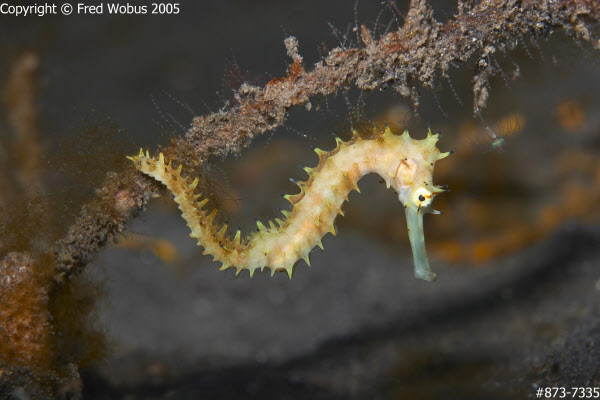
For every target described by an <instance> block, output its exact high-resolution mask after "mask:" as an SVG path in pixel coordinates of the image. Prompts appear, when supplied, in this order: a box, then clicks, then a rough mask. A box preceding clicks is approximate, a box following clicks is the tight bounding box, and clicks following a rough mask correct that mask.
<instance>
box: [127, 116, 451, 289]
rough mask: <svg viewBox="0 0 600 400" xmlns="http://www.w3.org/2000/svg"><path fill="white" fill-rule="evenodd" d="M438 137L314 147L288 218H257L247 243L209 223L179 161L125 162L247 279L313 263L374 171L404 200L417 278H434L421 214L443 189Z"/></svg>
mask: <svg viewBox="0 0 600 400" xmlns="http://www.w3.org/2000/svg"><path fill="white" fill-rule="evenodd" d="M437 138H438V135H431V132H429V133H428V135H427V138H426V139H423V140H414V139H412V138H411V137H410V136H409V134H408V132H407V131H405V132H404V134H402V135H401V136H395V135H393V134H392V133H391V131H390V130H389V128H388V127H387V126H386V128H385V130H384V132H379V131H377V130H376V131H374V132H373V135H372V137H371V138H369V139H363V138H361V137H360V136H359V135H358V134H357V133H356V132H355V134H354V137H353V139H352V140H351V141H349V142H346V143H344V142H342V141H341V140H340V139H336V141H337V146H336V148H335V149H334V150H332V151H331V152H325V151H323V150H319V149H316V150H315V151H316V152H317V154H318V155H319V164H318V165H317V166H316V167H315V168H305V171H306V172H307V173H308V175H309V178H308V180H307V181H306V182H300V183H298V185H299V186H300V193H298V194H295V195H288V196H285V197H286V198H287V199H288V200H289V201H290V203H291V204H292V210H291V211H282V213H283V214H284V215H285V217H286V219H285V220H281V219H277V218H276V219H275V221H276V222H277V225H278V226H277V225H275V223H273V222H269V224H268V226H265V225H263V224H262V223H261V222H257V226H258V230H257V232H256V233H254V234H252V235H250V236H249V237H248V238H246V239H245V240H242V238H241V234H240V231H239V230H238V231H237V232H236V235H235V237H234V238H233V239H231V238H230V237H229V236H228V235H227V225H224V226H222V227H221V228H220V229H219V227H218V226H215V225H213V222H214V219H215V216H216V210H213V211H212V212H210V213H208V212H206V211H204V210H203V207H204V206H205V204H206V203H207V200H206V199H204V200H200V201H198V199H201V195H200V194H196V195H195V194H194V189H195V188H196V185H197V183H198V179H196V180H195V181H194V182H192V183H191V184H189V183H188V180H187V178H184V177H182V176H181V166H180V167H179V168H178V169H174V168H173V167H172V166H171V163H169V164H168V165H167V164H166V163H165V160H164V157H163V155H162V154H159V156H158V159H157V158H156V157H150V156H149V154H148V152H146V154H145V155H144V154H143V152H142V151H140V154H139V155H138V156H134V157H129V159H130V160H132V161H133V162H134V164H135V166H136V168H137V169H138V170H140V171H141V172H143V173H145V174H147V175H149V176H151V177H153V178H155V179H157V180H158V181H160V182H162V183H163V184H164V185H165V186H167V188H168V189H169V190H170V191H171V192H172V193H173V194H174V197H175V201H176V202H177V203H178V204H179V208H180V209H181V211H182V214H183V217H184V219H185V220H186V221H187V223H188V226H189V227H190V229H191V230H192V233H191V234H190V236H191V237H193V238H195V239H197V240H198V244H199V245H202V246H204V248H205V251H204V253H205V254H211V255H213V257H214V259H215V260H218V261H220V262H222V263H223V265H222V266H221V268H220V269H221V270H223V269H227V268H229V267H235V268H236V270H237V273H239V272H240V271H241V270H243V269H248V270H249V272H250V276H252V275H253V273H254V271H255V270H256V269H258V268H261V269H263V268H264V267H269V268H270V269H271V272H272V273H274V272H275V271H277V270H286V271H287V272H288V274H289V275H290V277H291V275H292V272H293V267H294V265H295V264H296V262H297V261H298V260H299V259H304V260H305V261H306V262H307V264H308V265H310V260H309V253H310V251H311V250H312V249H313V248H314V247H315V246H319V247H320V248H321V249H322V248H323V246H322V243H321V240H322V237H323V236H324V235H325V234H326V233H328V232H330V233H332V234H334V235H335V234H336V231H335V226H334V220H335V218H336V216H337V214H342V215H343V212H342V210H341V207H342V205H343V203H344V201H346V200H347V199H348V193H349V192H350V191H352V190H357V191H358V186H357V182H358V180H359V179H360V178H362V176H364V175H366V174H369V173H377V174H379V175H380V176H381V177H382V178H383V179H384V180H385V182H386V183H387V186H388V187H392V188H393V189H394V190H395V191H396V192H397V193H398V197H399V200H400V201H401V202H402V204H403V205H404V208H405V212H406V217H407V224H408V229H409V238H410V242H411V246H412V250H413V258H414V263H415V276H416V277H418V278H421V279H425V280H434V279H435V274H433V272H431V270H430V268H429V262H428V260H427V254H426V252H425V241H424V235H423V214H424V213H427V212H432V213H436V212H435V211H434V210H432V209H431V201H432V200H433V198H434V197H435V195H436V194H438V193H441V192H443V190H442V189H441V188H438V187H435V186H434V185H433V183H432V174H433V167H434V164H435V162H436V161H437V160H438V159H441V158H444V157H446V156H447V155H449V154H450V153H443V154H440V152H439V150H438V149H437V148H436V146H435V144H436V142H437Z"/></svg>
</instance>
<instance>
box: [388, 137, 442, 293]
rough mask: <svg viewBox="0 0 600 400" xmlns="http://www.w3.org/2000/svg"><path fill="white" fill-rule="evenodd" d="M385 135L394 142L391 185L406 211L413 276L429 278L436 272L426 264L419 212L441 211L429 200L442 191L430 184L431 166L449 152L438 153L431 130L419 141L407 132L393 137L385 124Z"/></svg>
mask: <svg viewBox="0 0 600 400" xmlns="http://www.w3.org/2000/svg"><path fill="white" fill-rule="evenodd" d="M385 136H386V139H387V140H390V141H395V142H397V149H398V150H397V157H396V164H397V166H396V167H395V171H394V172H393V174H390V175H392V182H391V186H392V188H393V189H394V190H396V192H397V193H398V199H399V200H400V202H401V203H402V205H403V206H404V210H405V213H406V223H407V228H408V236H409V239H410V244H411V247H412V253H413V259H414V263H415V277H417V278H420V279H424V280H428V281H433V280H435V277H436V275H435V274H434V273H433V272H432V271H431V269H430V267H429V260H428V259H427V252H426V250H425V236H424V232H423V215H424V214H427V213H431V214H441V213H440V212H439V211H436V210H434V209H433V208H432V207H431V203H432V202H433V199H434V198H435V196H436V195H437V194H439V193H442V192H445V191H446V190H445V189H444V188H442V187H437V186H435V185H434V184H433V168H434V165H435V163H436V161H437V160H439V159H442V158H444V157H447V156H448V155H450V154H451V153H452V152H448V153H440V151H439V150H438V148H437V147H436V143H437V141H438V137H439V135H438V134H435V135H432V134H431V130H430V131H429V132H428V133H427V137H426V138H425V139H423V140H415V139H413V138H411V137H410V135H409V134H408V131H404V133H403V134H402V135H400V136H393V135H392V134H391V132H389V128H387V127H386V132H385Z"/></svg>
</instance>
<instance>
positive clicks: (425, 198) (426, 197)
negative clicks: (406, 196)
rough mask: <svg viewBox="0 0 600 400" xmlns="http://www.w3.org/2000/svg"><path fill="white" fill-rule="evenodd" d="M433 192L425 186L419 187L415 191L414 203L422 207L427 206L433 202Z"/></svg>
mask: <svg viewBox="0 0 600 400" xmlns="http://www.w3.org/2000/svg"><path fill="white" fill-rule="evenodd" d="M431 200H432V198H431V192H430V191H429V190H427V189H425V188H423V187H422V188H419V189H417V190H415V192H414V193H413V203H415V205H417V206H420V207H427V206H428V205H429V203H431Z"/></svg>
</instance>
